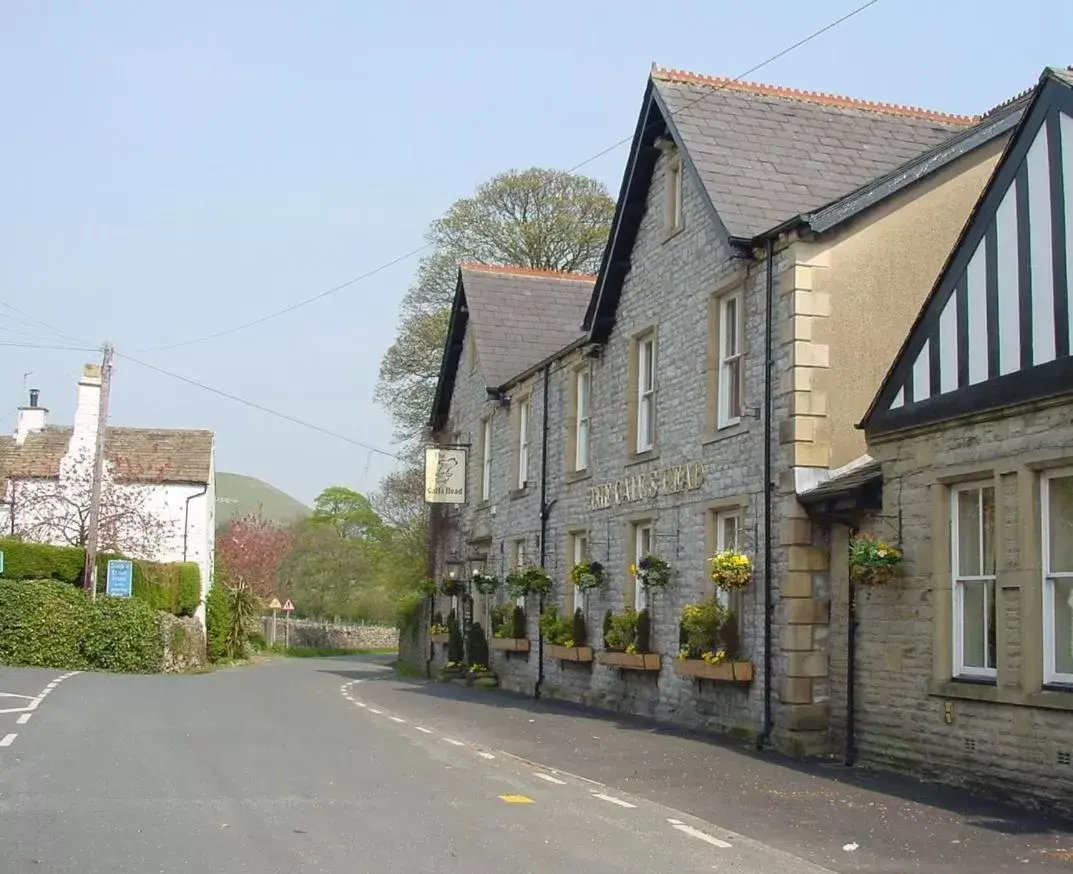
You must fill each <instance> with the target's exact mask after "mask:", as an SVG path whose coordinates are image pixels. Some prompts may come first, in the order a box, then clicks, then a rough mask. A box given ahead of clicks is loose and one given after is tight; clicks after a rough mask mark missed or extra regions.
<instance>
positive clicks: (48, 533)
mask: <svg viewBox="0 0 1073 874" xmlns="http://www.w3.org/2000/svg"><path fill="white" fill-rule="evenodd" d="M166 471H167V466H165V467H163V468H162V469H159V470H136V469H134V467H133V466H132V465H131V464H130V463H129V462H128V461H126V460H125V459H121V458H114V459H110V460H108V461H107V462H106V463H105V473H104V480H103V482H102V484H101V504H100V515H99V520H98V544H99V549H100V551H101V552H114V553H120V554H122V555H127V556H130V557H132V558H142V559H148V560H152V559H156V558H157V557H158V556H159V555H160V553H161V552H162V551H163V550H164V549H166V548H167V546H168V544H169V542H170V541H171V540H172V539H173V538H174V537H175V536H176V535H177V533H178V525H177V524H176V522H175V521H174V520H172V519H170V518H169V517H168V515H167V509H168V508H167V507H166V506H162V505H160V504H159V503H158V504H157V506H154V500H153V499H154V495H155V494H157V495H158V494H159V492H158V489H157V488H156V487H157V486H159V485H160V484H161V483H162V482H163V481H164V475H165V473H166ZM92 486H93V464H92V453H91V452H90V450H89V449H88V448H85V449H79V450H76V452H75V453H74V454H73V455H72V456H70V457H69V458H68V459H66V464H65V465H64V466H63V469H62V470H61V475H60V477H59V478H58V479H48V480H46V479H36V480H24V481H23V482H22V483H20V489H19V493H20V494H19V506H18V513H17V515H16V517H15V519H14V522H13V524H12V528H13V530H14V532H15V534H16V535H17V536H20V537H23V538H25V539H27V540H31V541H36V542H39V543H54V544H57V545H64V546H78V547H84V546H85V545H86V540H87V538H88V534H89V505H90V494H91V491H92Z"/></svg>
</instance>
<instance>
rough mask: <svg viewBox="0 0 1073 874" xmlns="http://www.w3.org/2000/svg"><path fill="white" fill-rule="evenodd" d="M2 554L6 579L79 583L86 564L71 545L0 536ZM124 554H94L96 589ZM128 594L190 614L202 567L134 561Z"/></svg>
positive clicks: (103, 587) (198, 592)
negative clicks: (112, 561)
mask: <svg viewBox="0 0 1073 874" xmlns="http://www.w3.org/2000/svg"><path fill="white" fill-rule="evenodd" d="M0 550H2V551H3V553H4V572H3V574H2V575H0V578H2V579H5V580H59V581H60V582H64V583H70V584H72V585H80V584H81V582H82V573H83V570H84V569H85V566H86V553H85V550H83V549H79V548H77V547H70V546H49V545H47V544H42V543H26V542H24V541H22V540H12V539H9V538H0ZM123 557H124V556H121V555H114V554H107V553H102V554H101V555H98V556H97V592H98V593H101V592H104V591H105V590H106V587H107V581H108V562H109V560H111V559H121V558H123ZM133 576H134V579H133V580H132V581H131V587H132V589H131V594H132V596H133V598H134V599H136V600H138V601H143V602H144V603H146V604H148V605H149V606H150V607H152V608H153V609H154V610H162V611H164V612H166V613H171V614H173V615H175V616H193V615H194V611H195V610H197V607H198V604H199V603H201V569H200V568H199V567H198V565H197V564H196V563H195V562H192V561H187V562H175V563H172V564H160V563H157V562H152V561H141V560H138V559H134V560H133Z"/></svg>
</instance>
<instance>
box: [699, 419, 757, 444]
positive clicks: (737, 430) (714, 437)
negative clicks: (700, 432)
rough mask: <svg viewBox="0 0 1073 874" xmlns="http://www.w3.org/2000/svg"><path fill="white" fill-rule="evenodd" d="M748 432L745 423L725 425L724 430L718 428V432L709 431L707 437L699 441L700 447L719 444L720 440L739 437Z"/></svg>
mask: <svg viewBox="0 0 1073 874" xmlns="http://www.w3.org/2000/svg"><path fill="white" fill-rule="evenodd" d="M748 432H749V426H748V424H747V423H746V422H745V421H741V422H738V423H737V424H735V425H727V427H725V428H720V429H719V430H718V431H709V432H708V436H707V437H705V438H704V439H703V440H702V441H701V445H703V446H708V445H709V444H711V443H719V442H720V441H721V440H729V439H730V438H732V437H740V436H741V435H742V434H747V433H748Z"/></svg>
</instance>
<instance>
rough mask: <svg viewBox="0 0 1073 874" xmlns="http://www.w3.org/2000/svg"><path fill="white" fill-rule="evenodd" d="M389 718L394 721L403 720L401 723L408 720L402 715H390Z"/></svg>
mask: <svg viewBox="0 0 1073 874" xmlns="http://www.w3.org/2000/svg"><path fill="white" fill-rule="evenodd" d="M388 719H390V720H391V721H392V722H401V723H405V722H406V720H405V719H402V718H401V717H398V716H389V717H388Z"/></svg>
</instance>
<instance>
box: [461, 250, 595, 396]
mask: <svg viewBox="0 0 1073 874" xmlns="http://www.w3.org/2000/svg"><path fill="white" fill-rule="evenodd" d="M460 274H461V277H462V286H461V287H462V291H463V293H464V294H465V298H466V304H467V307H468V310H469V326H470V328H471V330H472V331H473V337H474V342H475V344H476V347H477V366H478V367H479V369H480V372H481V375H482V376H483V377H484V380H485V383H486V384H487V385H488V386H489V387H496V388H498V387H500V386H503V385H506V384H507V383H509V382H510V381H511V380H513V379H515V378H517V377H518V376H520V375H521V374H523V373H525V372H526V371H527V370H529V369H531V368H533V367H535V366H536V365H538V364H540V363H541V362H543V361H546V360H547V359H549V358H552V357H553V356H554V355H555V354H556V353H558V352H561V351H562V350H563V349H565V348H566V347H567V346H570V345H571V344H573V343H575V342H577V341H578V340H580V339H581V338H582V336H583V331H582V329H581V322H582V319H583V318H584V316H585V307H586V306H588V303H589V298H590V297H591V295H592V288H593V284H594V283H595V281H596V277H595V276H591V275H588V274H580V273H556V272H554V271H550V270H532V269H528V268H524V267H490V266H487V265H483V264H463V265H462V266H461V268H460Z"/></svg>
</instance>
